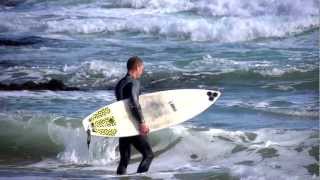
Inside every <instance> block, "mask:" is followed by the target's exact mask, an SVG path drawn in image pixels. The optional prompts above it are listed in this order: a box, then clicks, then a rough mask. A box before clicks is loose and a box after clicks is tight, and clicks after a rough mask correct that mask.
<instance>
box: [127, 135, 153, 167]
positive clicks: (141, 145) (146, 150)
mask: <svg viewBox="0 0 320 180" xmlns="http://www.w3.org/2000/svg"><path fill="white" fill-rule="evenodd" d="M132 145H133V146H134V147H135V148H136V149H137V150H138V151H139V152H140V153H141V154H142V161H141V163H140V165H139V167H138V170H137V173H143V172H146V171H148V169H149V167H150V164H151V161H152V159H153V157H154V154H153V152H152V149H151V147H150V145H149V142H148V139H147V136H141V135H139V136H134V137H133V140H132Z"/></svg>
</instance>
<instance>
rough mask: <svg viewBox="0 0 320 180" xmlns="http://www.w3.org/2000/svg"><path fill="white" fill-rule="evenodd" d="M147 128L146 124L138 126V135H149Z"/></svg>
mask: <svg viewBox="0 0 320 180" xmlns="http://www.w3.org/2000/svg"><path fill="white" fill-rule="evenodd" d="M149 130H150V129H149V126H148V125H147V124H146V123H142V124H140V125H139V131H140V135H142V136H146V135H147V134H148V133H149Z"/></svg>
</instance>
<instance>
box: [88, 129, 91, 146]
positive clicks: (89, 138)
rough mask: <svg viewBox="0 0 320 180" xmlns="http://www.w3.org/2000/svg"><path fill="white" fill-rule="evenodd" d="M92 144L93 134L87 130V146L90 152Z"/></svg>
mask: <svg viewBox="0 0 320 180" xmlns="http://www.w3.org/2000/svg"><path fill="white" fill-rule="evenodd" d="M90 142H91V132H90V129H88V130H87V145H88V150H89V147H90Z"/></svg>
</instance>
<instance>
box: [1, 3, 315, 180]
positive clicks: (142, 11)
mask: <svg viewBox="0 0 320 180" xmlns="http://www.w3.org/2000/svg"><path fill="white" fill-rule="evenodd" d="M8 42H14V43H13V44H12V43H11V44H10V45H9V44H8ZM134 55H137V56H139V57H141V58H142V59H143V60H144V64H145V74H144V75H143V77H142V79H141V83H142V86H143V89H142V92H143V93H148V92H154V91H159V90H168V89H179V88H203V89H214V90H219V91H221V92H222V96H221V98H220V99H219V100H218V101H217V103H216V104H215V105H214V106H212V107H210V108H209V109H208V110H207V111H205V112H204V113H202V114H201V115H199V116H197V117H195V118H193V119H191V120H189V121H187V122H185V123H183V124H180V125H178V126H174V127H172V128H168V129H165V130H162V131H158V132H155V133H151V134H150V136H149V138H150V143H151V144H152V147H153V150H154V151H155V154H156V157H155V159H154V161H153V163H152V165H151V167H150V170H149V172H148V173H146V174H142V175H130V176H126V177H117V176H115V170H116V167H117V163H118V161H119V153H118V142H117V139H110V138H109V139H108V138H102V137H93V138H92V144H91V147H90V150H88V148H87V146H86V134H85V132H84V131H83V128H82V126H81V120H82V119H83V118H84V117H86V116H87V115H88V114H90V113H91V112H93V111H95V110H96V109H98V108H99V107H101V106H103V105H106V104H109V103H112V102H114V101H115V97H114V92H113V88H114V86H115V84H116V82H117V81H118V80H119V79H120V78H121V77H122V76H124V75H125V73H126V61H127V59H128V58H129V57H131V56H134ZM50 79H58V80H61V81H62V82H63V83H65V84H66V85H68V86H74V87H78V88H79V89H80V90H79V91H49V90H42V91H1V92H0V122H1V126H0V140H1V145H0V178H1V179H8V178H12V179H57V178H58V179H59V178H60V179H61V178H67V179H68V178H71V179H72V178H73V179H74V178H87V179H99V178H101V179H106V178H114V179H118V178H120V179H121V178H127V179H150V178H151V179H254V180H256V179H290V180H291V179H318V178H319V122H318V120H319V1H316V0H314V1H313V0H306V1H302V0H282V1H269V0H248V1H237V0H94V1H87V0H15V1H3V2H1V3H0V82H1V83H3V84H12V83H17V84H19V83H24V82H26V81H34V82H47V81H48V80H50ZM190 101H191V102H192V97H190ZM140 158H141V156H140V155H139V154H138V153H136V152H134V153H133V155H132V160H131V164H130V165H129V167H128V172H129V173H134V172H135V171H136V168H137V166H138V164H139V160H140Z"/></svg>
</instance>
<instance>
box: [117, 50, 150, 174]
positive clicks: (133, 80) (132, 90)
mask: <svg viewBox="0 0 320 180" xmlns="http://www.w3.org/2000/svg"><path fill="white" fill-rule="evenodd" d="M127 70H128V72H127V74H126V76H125V77H123V78H122V79H121V80H120V81H119V82H118V84H117V85H116V89H115V94H116V98H117V100H118V101H120V100H123V99H127V98H128V99H129V101H130V103H129V107H130V109H131V112H132V114H133V116H135V119H136V120H137V122H138V124H139V132H140V134H139V135H137V136H130V137H121V138H119V150H120V162H119V166H118V168H117V174H119V175H121V174H125V173H126V170H127V166H128V164H129V161H130V155H131V144H132V145H133V146H134V147H135V148H136V149H137V150H138V151H139V152H140V153H141V154H142V161H141V163H140V165H139V167H138V170H137V173H142V172H146V171H148V169H149V166H150V164H151V161H152V159H153V156H154V155H153V152H152V149H151V147H150V144H149V142H148V139H147V134H148V133H149V127H148V126H147V125H146V124H145V122H144V119H143V115H142V113H141V107H140V104H139V94H140V82H139V80H138V79H139V78H140V77H141V75H142V73H143V70H144V66H143V62H142V60H141V59H140V58H139V57H137V56H134V57H131V58H130V59H129V60H128V62H127Z"/></svg>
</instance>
